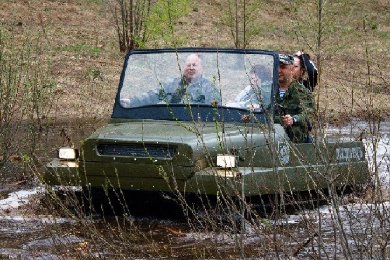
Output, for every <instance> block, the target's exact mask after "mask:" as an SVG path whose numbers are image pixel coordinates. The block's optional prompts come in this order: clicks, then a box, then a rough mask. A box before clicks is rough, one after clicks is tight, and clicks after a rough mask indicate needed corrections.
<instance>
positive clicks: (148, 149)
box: [97, 144, 176, 159]
mask: <svg viewBox="0 0 390 260" xmlns="http://www.w3.org/2000/svg"><path fill="white" fill-rule="evenodd" d="M97 152H98V153H99V154H100V155H105V156H128V157H143V158H148V157H152V158H166V159H171V158H172V157H173V156H174V155H175V154H176V147H173V146H161V145H150V144H99V145H98V146H97Z"/></svg>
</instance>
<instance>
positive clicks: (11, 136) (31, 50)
mask: <svg viewBox="0 0 390 260" xmlns="http://www.w3.org/2000/svg"><path fill="white" fill-rule="evenodd" d="M27 39H28V40H24V42H23V44H19V45H18V44H16V42H19V43H20V39H18V40H16V39H14V38H13V37H12V35H9V34H5V33H4V31H2V30H0V98H1V103H0V151H1V152H2V155H1V157H2V158H3V160H4V161H6V160H7V158H8V156H9V155H10V154H12V153H15V152H16V151H20V150H21V149H22V147H21V146H24V147H23V148H25V149H27V150H28V152H33V150H34V149H35V145H36V138H37V137H38V136H39V132H38V131H37V130H39V129H41V127H42V123H43V122H42V121H43V120H45V119H46V118H47V115H48V113H49V111H50V108H51V104H52V99H51V97H52V92H53V91H54V88H55V84H54V83H53V81H52V80H51V79H50V76H49V75H50V73H49V66H48V62H47V61H46V60H44V59H42V58H41V56H40V55H41V54H42V53H43V50H42V48H41V47H42V46H41V45H40V38H39V37H37V38H34V37H31V38H30V37H27ZM26 121H27V122H28V123H27V124H29V125H30V130H31V131H29V132H28V133H27V134H26V135H25V136H22V135H21V134H20V133H19V132H22V131H21V128H22V127H25V125H26V124H25V123H24V124H22V122H26ZM19 138H20V140H23V142H22V143H21V144H20V143H18V141H17V140H18V139H19Z"/></svg>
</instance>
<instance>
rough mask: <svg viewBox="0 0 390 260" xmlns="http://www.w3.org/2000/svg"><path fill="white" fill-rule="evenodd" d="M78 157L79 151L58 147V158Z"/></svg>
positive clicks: (69, 158) (72, 158)
mask: <svg viewBox="0 0 390 260" xmlns="http://www.w3.org/2000/svg"><path fill="white" fill-rule="evenodd" d="M78 157H79V151H78V150H77V149H73V148H70V147H61V148H60V149H58V158H59V159H60V160H76V159H77V158H78Z"/></svg>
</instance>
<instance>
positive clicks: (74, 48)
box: [60, 44, 102, 56]
mask: <svg viewBox="0 0 390 260" xmlns="http://www.w3.org/2000/svg"><path fill="white" fill-rule="evenodd" d="M60 49H61V50H62V51H66V52H73V53H75V54H82V53H84V54H89V55H94V56H99V55H100V53H101V52H102V48H99V47H95V46H91V45H87V44H74V45H68V46H65V47H62V48H60Z"/></svg>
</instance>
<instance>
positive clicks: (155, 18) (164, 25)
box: [146, 0, 191, 46]
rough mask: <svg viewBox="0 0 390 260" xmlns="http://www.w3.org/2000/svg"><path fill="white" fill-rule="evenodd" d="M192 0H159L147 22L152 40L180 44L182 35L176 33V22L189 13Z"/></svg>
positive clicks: (172, 44)
mask: <svg viewBox="0 0 390 260" xmlns="http://www.w3.org/2000/svg"><path fill="white" fill-rule="evenodd" d="M190 6H191V0H172V1H164V0H160V1H157V2H156V4H155V5H154V6H153V7H152V9H151V14H150V17H148V19H147V22H146V28H147V32H148V33H147V38H148V40H150V41H152V42H156V43H158V42H161V41H163V42H164V43H165V44H166V45H170V46H178V45H180V43H181V38H180V35H178V34H177V33H176V27H175V25H176V23H177V21H178V20H179V19H180V18H181V17H184V16H186V15H187V14H188V13H189V10H190Z"/></svg>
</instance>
